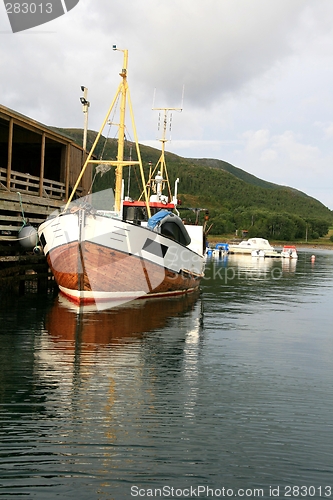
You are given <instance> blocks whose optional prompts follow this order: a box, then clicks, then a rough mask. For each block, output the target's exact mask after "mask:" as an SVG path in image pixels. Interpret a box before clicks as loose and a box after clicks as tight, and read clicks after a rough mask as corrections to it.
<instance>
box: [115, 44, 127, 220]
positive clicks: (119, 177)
mask: <svg viewBox="0 0 333 500" xmlns="http://www.w3.org/2000/svg"><path fill="white" fill-rule="evenodd" d="M116 50H121V49H116ZM122 52H123V53H124V62H123V69H122V71H121V73H119V75H120V76H121V77H122V82H121V84H120V95H121V98H120V122H119V136H118V154H117V160H118V162H119V163H118V165H117V167H116V183H115V210H116V211H117V212H119V211H120V205H121V191H122V182H123V163H122V162H123V161H124V145H125V114H126V95H127V89H128V84H127V61H128V50H122Z"/></svg>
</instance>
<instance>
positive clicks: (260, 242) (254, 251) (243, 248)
mask: <svg viewBox="0 0 333 500" xmlns="http://www.w3.org/2000/svg"><path fill="white" fill-rule="evenodd" d="M229 254H235V255H251V256H252V257H281V254H280V253H279V252H278V251H277V250H275V248H274V247H273V246H272V245H271V244H270V243H269V241H268V240H265V239H264V238H249V239H248V240H243V241H241V242H240V243H238V244H235V245H234V244H229Z"/></svg>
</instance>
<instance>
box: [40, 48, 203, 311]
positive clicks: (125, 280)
mask: <svg viewBox="0 0 333 500" xmlns="http://www.w3.org/2000/svg"><path fill="white" fill-rule="evenodd" d="M114 50H120V49H117V48H116V47H114ZM121 52H123V54H124V55H123V68H122V70H121V72H120V77H121V81H120V84H119V87H118V90H117V92H116V95H115V97H114V99H113V101H112V103H111V105H110V108H109V109H108V112H107V114H106V117H105V119H104V121H103V123H102V126H101V128H100V130H99V132H98V134H97V136H96V139H95V141H94V144H93V146H92V148H91V150H90V152H89V154H88V155H87V158H86V161H85V163H84V165H83V167H82V170H81V173H80V175H79V177H78V179H77V182H76V184H75V186H74V188H73V192H72V193H71V196H70V197H69V199H68V201H67V203H66V205H65V206H64V207H63V208H62V209H61V210H60V211H59V212H57V213H55V214H53V215H52V216H50V217H49V218H48V219H47V220H46V221H45V222H44V223H42V224H41V225H40V226H39V228H38V235H39V240H40V243H41V246H42V248H43V251H44V253H45V255H46V257H47V261H48V264H49V266H50V269H51V271H52V273H53V275H54V277H55V280H56V282H57V284H58V286H59V289H60V291H61V292H62V293H63V294H64V295H66V296H67V297H68V298H69V299H70V300H72V301H74V302H75V303H78V304H81V303H96V304H98V303H101V302H103V301H110V300H114V301H115V303H116V304H117V305H119V304H120V303H125V302H127V301H130V300H133V299H136V298H139V297H149V296H151V297H159V296H161V297H165V296H173V295H178V294H184V293H187V292H191V291H194V290H197V289H198V287H199V285H200V280H201V278H202V277H203V274H204V261H205V259H204V250H205V242H204V231H203V226H199V225H196V226H190V225H185V224H184V223H183V222H182V220H181V218H180V217H179V215H178V213H177V203H178V201H177V186H178V179H177V180H176V182H175V192H174V195H173V196H171V193H168V194H167V195H166V194H164V190H165V188H166V185H169V183H168V182H167V181H168V176H167V173H166V165H165V157H164V147H165V142H166V140H165V134H164V136H163V137H162V140H161V142H162V153H161V157H160V160H159V162H158V164H157V165H156V168H157V170H155V169H154V171H153V172H152V173H151V176H150V178H149V179H148V182H147V181H146V179H145V174H144V169H143V163H142V159H141V153H140V148H139V143H138V139H137V133H136V128H135V123H134V115H133V109H132V104H131V100H130V93H129V87H128V82H127V62H128V51H127V50H121ZM118 103H120V105H119V106H117V105H118ZM126 107H128V109H129V114H130V116H131V122H132V129H133V134H134V141H133V142H135V149H136V156H137V159H136V160H132V159H129V160H125V159H124V158H125V156H124V143H125V139H124V138H125V133H126V132H127V128H126V126H125V117H126ZM116 108H117V109H118V108H119V122H117V128H118V149H117V158H116V160H114V159H107V160H104V159H95V156H94V151H95V149H96V145H97V143H98V141H99V140H100V138H101V136H102V132H103V130H104V128H105V126H106V125H107V124H110V123H111V122H112V123H113V122H114V118H113V117H114V114H115V110H116ZM111 114H112V117H111ZM89 164H92V165H93V166H94V167H95V174H97V173H98V172H99V173H100V174H103V173H105V172H106V171H107V170H109V169H111V168H115V188H114V191H113V189H112V188H108V189H106V190H103V191H102V192H97V193H95V192H92V193H91V194H89V195H88V196H85V197H82V198H79V199H77V200H75V201H74V202H73V201H72V200H73V197H74V193H75V192H76V190H77V188H78V186H79V183H80V180H81V178H82V176H83V174H84V172H85V170H86V168H87V166H88V165H89ZM133 165H137V166H138V168H139V171H140V175H139V178H140V180H141V184H142V193H141V196H140V197H138V199H137V200H134V199H132V198H131V197H130V196H129V195H128V196H126V197H125V196H124V191H125V189H124V178H123V167H124V166H133Z"/></svg>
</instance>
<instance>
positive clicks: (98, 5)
mask: <svg viewBox="0 0 333 500" xmlns="http://www.w3.org/2000/svg"><path fill="white" fill-rule="evenodd" d="M332 20H333V2H332V0H292V1H290V0H205V1H203V0H200V1H199V0H142V1H141V2H140V1H138V0H123V1H121V2H120V1H113V0H80V1H79V3H78V5H77V6H76V7H74V8H73V9H72V10H70V11H69V12H68V13H67V14H66V15H63V16H61V17H59V18H57V19H55V20H53V21H51V22H49V23H47V24H44V25H41V26H39V27H36V28H33V29H30V30H27V31H23V32H20V33H15V34H13V33H12V32H11V28H10V24H9V21H8V18H7V14H6V10H5V6H4V3H3V2H1V3H0V52H1V53H0V103H1V104H3V105H4V106H7V107H9V108H12V109H14V110H15V111H18V112H20V113H23V114H25V115H28V116H30V117H32V118H34V119H35V120H38V121H40V122H42V123H44V124H46V125H51V126H58V127H83V122H84V118H83V113H82V106H81V103H80V101H79V97H80V96H81V95H82V93H81V90H80V87H81V85H84V86H86V87H88V89H89V91H88V99H89V101H90V102H91V106H90V109H89V128H91V129H94V130H97V129H98V128H99V126H100V123H101V121H102V119H103V118H104V115H105V112H106V110H107V108H108V106H109V104H110V102H111V100H112V98H113V95H114V92H115V90H116V88H117V86H118V83H119V76H118V73H119V70H120V69H121V67H122V54H121V53H120V52H114V51H113V50H112V46H113V45H114V44H116V45H117V46H118V47H119V48H120V49H128V51H129V71H128V79H129V85H130V89H131V97H132V101H133V106H134V113H135V117H136V124H137V131H138V136H139V141H140V142H142V143H145V144H150V145H152V146H155V147H159V143H158V142H157V140H156V139H157V138H158V131H157V121H158V113H157V112H156V111H152V110H151V108H152V103H153V95H154V89H156V97H155V106H156V107H163V106H170V107H180V106H181V102H182V101H181V99H182V89H183V86H184V88H185V95H184V103H183V111H182V112H181V113H177V112H175V113H173V116H172V124H173V125H172V132H171V142H169V143H168V144H167V149H168V150H169V151H171V152H174V153H176V154H179V155H181V156H185V157H193V158H218V159H221V160H225V161H228V162H230V163H231V164H233V165H235V166H237V167H239V168H242V169H244V170H246V171H247V172H249V173H251V174H254V175H256V176H258V177H260V178H262V179H265V180H267V181H271V182H275V183H278V184H283V185H288V186H291V187H294V188H296V189H299V190H301V191H304V192H305V193H307V194H309V195H310V196H313V197H315V198H317V199H318V200H320V201H321V202H322V203H324V204H325V205H326V206H328V207H329V208H330V209H333V64H332V61H333V22H332ZM180 178H181V175H180Z"/></svg>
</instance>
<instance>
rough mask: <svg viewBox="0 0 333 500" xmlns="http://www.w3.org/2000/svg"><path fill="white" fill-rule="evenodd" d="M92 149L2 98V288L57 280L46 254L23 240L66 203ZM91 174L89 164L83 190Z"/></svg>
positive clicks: (42, 284)
mask: <svg viewBox="0 0 333 500" xmlns="http://www.w3.org/2000/svg"><path fill="white" fill-rule="evenodd" d="M86 154H87V153H86V151H84V150H83V148H82V147H81V146H79V145H78V144H76V143H75V142H74V141H73V139H72V138H71V137H68V136H66V135H64V134H62V133H61V132H59V131H58V130H56V129H52V128H50V127H47V126H46V125H43V124H42V123H39V122H36V121H35V120H33V119H32V118H29V117H27V116H24V115H22V114H20V113H18V112H16V111H13V110H11V109H9V108H6V107H5V106H2V105H1V104H0V293H3V292H4V291H5V290H7V289H10V290H18V291H19V292H22V291H24V290H25V289H27V288H29V287H32V288H34V289H36V290H42V289H47V288H49V287H53V286H54V280H53V277H52V276H51V274H50V271H49V270H48V266H47V263H46V259H45V257H44V256H43V255H35V254H34V253H33V251H32V250H33V248H29V249H28V248H26V247H22V245H20V239H21V242H22V238H20V230H21V229H22V227H23V226H25V225H30V226H33V227H34V228H35V229H37V228H38V226H39V225H40V224H41V223H42V222H43V221H45V219H46V218H47V217H48V216H49V215H51V214H52V213H53V212H54V211H56V210H59V208H60V207H61V206H63V205H64V204H65V203H66V200H67V199H68V197H69V195H70V192H71V189H72V187H73V185H74V184H75V181H76V179H77V177H78V175H79V172H80V171H81V167H82V164H83V162H84V160H85V158H86ZM91 179H92V169H91V168H89V169H88V171H86V173H85V175H84V176H83V178H82V181H81V184H80V186H79V191H78V192H79V194H80V195H85V194H86V193H87V191H88V189H89V188H90V185H91ZM36 245H38V237H37V235H36Z"/></svg>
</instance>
